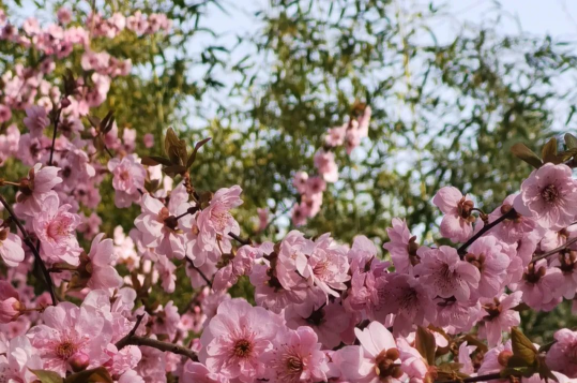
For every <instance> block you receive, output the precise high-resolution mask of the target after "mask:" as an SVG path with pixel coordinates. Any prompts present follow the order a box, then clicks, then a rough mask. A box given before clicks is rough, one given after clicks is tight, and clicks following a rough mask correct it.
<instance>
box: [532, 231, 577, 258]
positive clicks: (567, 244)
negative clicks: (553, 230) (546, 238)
mask: <svg viewBox="0 0 577 383" xmlns="http://www.w3.org/2000/svg"><path fill="white" fill-rule="evenodd" d="M575 242H577V237H575V238H571V239H570V240H568V241H567V242H565V243H564V244H562V245H561V246H559V247H556V248H555V249H553V250H550V251H548V252H546V253H543V254H539V255H536V256H534V257H533V259H531V262H537V261H540V260H541V259H543V258H547V257H549V256H550V255H553V254H555V253H558V252H560V251H563V250H565V249H567V248H568V247H569V246H571V245H572V244H574V243H575Z"/></svg>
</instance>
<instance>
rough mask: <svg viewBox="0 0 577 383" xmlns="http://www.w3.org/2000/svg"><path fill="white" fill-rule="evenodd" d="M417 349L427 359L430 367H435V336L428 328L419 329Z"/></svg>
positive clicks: (416, 341)
mask: <svg viewBox="0 0 577 383" xmlns="http://www.w3.org/2000/svg"><path fill="white" fill-rule="evenodd" d="M415 348H416V349H417V351H419V354H421V355H422V356H423V358H425V360H426V361H427V363H428V364H429V366H434V365H435V349H436V343H435V336H434V335H433V334H432V333H431V332H429V331H427V329H426V328H423V327H420V326H419V327H418V328H417V336H416V337H415Z"/></svg>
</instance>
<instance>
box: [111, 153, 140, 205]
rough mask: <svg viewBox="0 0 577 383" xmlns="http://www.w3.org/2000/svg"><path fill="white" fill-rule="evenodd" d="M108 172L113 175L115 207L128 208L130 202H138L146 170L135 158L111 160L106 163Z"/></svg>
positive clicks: (132, 156)
mask: <svg viewBox="0 0 577 383" xmlns="http://www.w3.org/2000/svg"><path fill="white" fill-rule="evenodd" d="M108 170H110V171H111V172H112V175H113V179H112V186H113V187H114V190H115V191H116V193H115V194H114V204H115V205H116V207H119V208H123V207H129V206H130V205H131V204H132V202H136V201H138V199H139V198H140V194H139V193H140V192H142V191H143V190H144V179H145V178H146V170H145V169H144V167H143V166H142V165H141V164H140V163H139V162H137V159H136V156H134V155H129V156H125V157H124V158H122V160H119V159H118V158H113V159H111V160H110V161H108Z"/></svg>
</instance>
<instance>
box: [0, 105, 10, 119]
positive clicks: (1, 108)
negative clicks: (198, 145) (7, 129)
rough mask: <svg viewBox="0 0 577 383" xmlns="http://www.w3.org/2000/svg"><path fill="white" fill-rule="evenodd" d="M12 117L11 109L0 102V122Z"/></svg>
mask: <svg viewBox="0 0 577 383" xmlns="http://www.w3.org/2000/svg"><path fill="white" fill-rule="evenodd" d="M11 118H12V111H11V110H10V108H9V107H7V106H6V105H2V104H0V123H4V122H6V121H9V120H10V119H11Z"/></svg>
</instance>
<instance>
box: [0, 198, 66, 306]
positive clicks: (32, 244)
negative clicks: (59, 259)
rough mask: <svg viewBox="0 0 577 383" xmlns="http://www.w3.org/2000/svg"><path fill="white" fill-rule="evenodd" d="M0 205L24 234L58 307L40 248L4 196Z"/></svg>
mask: <svg viewBox="0 0 577 383" xmlns="http://www.w3.org/2000/svg"><path fill="white" fill-rule="evenodd" d="M0 203H2V205H3V206H4V208H6V211H7V212H8V214H10V217H11V218H12V220H13V221H14V223H16V226H18V228H19V229H20V231H21V232H22V235H23V236H24V242H25V243H26V245H27V246H28V247H29V248H30V250H31V251H32V254H34V259H35V261H36V263H38V265H39V266H40V270H41V271H42V274H43V275H44V279H45V282H46V286H48V291H49V292H50V298H52V304H53V305H56V303H58V299H57V298H56V293H55V292H54V286H53V283H52V278H51V277H50V273H49V272H48V269H46V265H45V264H44V261H43V260H42V258H41V257H40V253H39V251H38V248H36V246H34V243H33V242H32V239H31V238H30V236H29V235H28V232H27V231H26V230H25V229H24V226H22V223H20V221H19V220H18V217H16V214H14V211H13V210H12V207H11V206H10V204H8V202H6V200H5V199H4V197H3V196H2V195H0ZM39 244H40V242H39Z"/></svg>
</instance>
